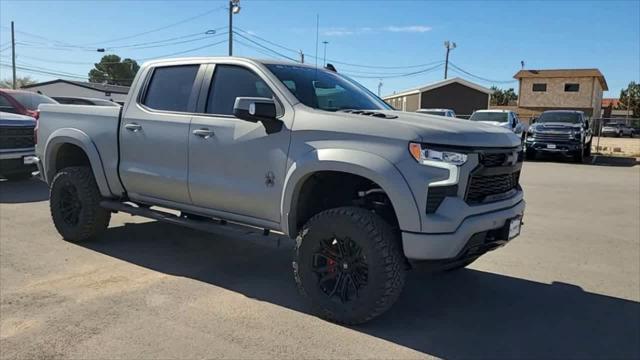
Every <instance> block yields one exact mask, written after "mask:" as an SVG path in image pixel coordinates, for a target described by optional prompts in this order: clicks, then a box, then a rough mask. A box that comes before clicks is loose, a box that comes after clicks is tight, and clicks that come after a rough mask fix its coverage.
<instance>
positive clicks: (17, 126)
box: [0, 112, 36, 180]
mask: <svg viewBox="0 0 640 360" xmlns="http://www.w3.org/2000/svg"><path fill="white" fill-rule="evenodd" d="M35 126H36V119H34V118H32V117H31V116H25V115H19V114H13V113H8V112H0V176H1V177H4V178H6V179H7V180H23V179H28V178H30V177H31V173H32V172H33V171H35V170H36V165H35V164H36V157H35V134H34V127H35Z"/></svg>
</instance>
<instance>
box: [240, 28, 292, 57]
mask: <svg viewBox="0 0 640 360" xmlns="http://www.w3.org/2000/svg"><path fill="white" fill-rule="evenodd" d="M234 33H235V34H236V35H238V36H240V37H241V38H243V39H245V40H247V41H249V42H251V43H253V44H255V45H257V46H259V47H261V48H263V49H265V50H267V51H269V52H272V53H274V54H276V55H278V56H281V57H283V58H285V59H289V60H291V61H295V62H297V61H298V60H296V59H294V58H292V57H289V56H287V55H284V54H283V53H281V52H278V51H276V50H273V49H271V48H270V47H268V46H264V45H262V44H260V43H259V42H257V41H254V40H252V39H249V38H248V37H246V36H244V35H242V34H241V33H239V32H237V31H234Z"/></svg>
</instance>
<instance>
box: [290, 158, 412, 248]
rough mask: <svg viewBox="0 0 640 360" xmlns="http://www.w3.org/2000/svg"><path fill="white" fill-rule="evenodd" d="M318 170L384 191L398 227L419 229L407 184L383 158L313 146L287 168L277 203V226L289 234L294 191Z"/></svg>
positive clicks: (293, 227)
mask: <svg viewBox="0 0 640 360" xmlns="http://www.w3.org/2000/svg"><path fill="white" fill-rule="evenodd" d="M318 171H340V172H345V173H350V174H354V175H358V176H362V177H364V178H367V179H369V180H371V181H373V182H375V183H376V184H378V185H380V187H381V188H382V190H384V191H385V193H386V194H387V196H388V197H389V199H390V200H391V204H392V205H393V208H394V210H395V212H396V216H397V217H398V223H399V225H400V229H401V230H404V231H415V232H419V231H420V227H421V225H420V224H421V220H420V211H418V209H419V208H418V206H417V204H416V202H415V199H414V197H413V194H412V192H411V190H410V189H409V185H408V184H407V182H406V180H405V179H404V177H403V176H402V174H401V173H400V171H399V170H398V169H397V168H396V167H395V166H394V165H393V164H392V163H391V162H390V161H388V160H387V159H385V158H383V157H381V156H378V155H375V154H372V153H368V152H364V151H360V150H351V149H317V150H313V151H311V152H308V153H306V154H305V155H304V156H302V157H301V158H299V159H297V160H296V161H295V162H294V163H293V164H292V165H291V166H290V167H289V170H288V171H287V175H286V177H285V180H284V191H283V192H282V200H281V204H280V209H281V214H282V220H281V222H282V224H281V228H282V230H283V231H285V232H287V235H289V236H291V237H293V236H295V232H296V216H297V214H296V209H295V205H296V203H297V201H298V194H299V193H300V189H301V188H302V184H304V182H305V180H307V178H308V177H309V176H311V175H312V174H313V173H315V172H318Z"/></svg>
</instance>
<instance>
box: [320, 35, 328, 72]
mask: <svg viewBox="0 0 640 360" xmlns="http://www.w3.org/2000/svg"><path fill="white" fill-rule="evenodd" d="M322 43H323V44H324V56H323V58H322V66H323V67H324V66H327V44H328V43H329V42H328V41H326V40H325V41H323V42H322Z"/></svg>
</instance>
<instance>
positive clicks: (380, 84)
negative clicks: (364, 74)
mask: <svg viewBox="0 0 640 360" xmlns="http://www.w3.org/2000/svg"><path fill="white" fill-rule="evenodd" d="M381 90H382V79H380V82H379V83H378V97H380V96H382V95H380V94H381Z"/></svg>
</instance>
